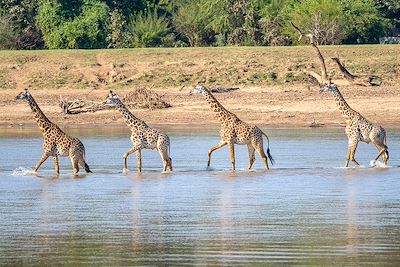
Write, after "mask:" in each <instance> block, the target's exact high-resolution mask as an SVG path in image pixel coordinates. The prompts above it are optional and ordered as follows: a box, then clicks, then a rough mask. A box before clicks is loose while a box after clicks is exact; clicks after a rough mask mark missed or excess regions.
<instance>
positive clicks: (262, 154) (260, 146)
mask: <svg viewBox="0 0 400 267" xmlns="http://www.w3.org/2000/svg"><path fill="white" fill-rule="evenodd" d="M253 146H254V148H255V149H256V151H257V153H258V154H259V155H260V157H261V159H262V161H263V163H264V165H265V168H267V170H269V166H268V158H267V156H266V155H265V152H264V147H263V144H262V143H257V142H255V141H254V142H253Z"/></svg>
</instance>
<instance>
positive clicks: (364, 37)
mask: <svg viewBox="0 0 400 267" xmlns="http://www.w3.org/2000/svg"><path fill="white" fill-rule="evenodd" d="M343 6H344V12H345V15H346V19H347V21H351V23H347V24H346V27H345V29H346V33H347V36H346V38H345V41H344V42H345V43H378V41H379V37H382V36H384V35H385V33H386V32H387V31H388V30H389V29H390V27H391V24H390V20H388V19H385V18H383V17H382V16H381V14H380V12H379V10H378V9H377V7H376V6H375V3H374V1H373V0H353V1H343Z"/></svg>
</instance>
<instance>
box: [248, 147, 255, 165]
mask: <svg viewBox="0 0 400 267" xmlns="http://www.w3.org/2000/svg"><path fill="white" fill-rule="evenodd" d="M247 151H248V152H249V167H248V169H249V170H250V169H251V167H252V166H253V163H254V161H255V156H254V152H255V149H254V147H253V145H252V144H247Z"/></svg>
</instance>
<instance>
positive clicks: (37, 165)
mask: <svg viewBox="0 0 400 267" xmlns="http://www.w3.org/2000/svg"><path fill="white" fill-rule="evenodd" d="M49 156H50V155H49V154H48V153H44V154H43V155H42V158H41V159H40V160H39V161H38V163H36V166H35V172H37V171H38V170H39V168H40V166H41V165H42V164H43V162H45V161H46V159H47V158H48V157H49Z"/></svg>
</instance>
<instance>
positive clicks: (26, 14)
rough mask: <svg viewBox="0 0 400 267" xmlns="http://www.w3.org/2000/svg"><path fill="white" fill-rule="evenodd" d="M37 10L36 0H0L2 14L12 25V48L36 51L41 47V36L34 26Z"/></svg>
mask: <svg viewBox="0 0 400 267" xmlns="http://www.w3.org/2000/svg"><path fill="white" fill-rule="evenodd" d="M38 8H39V3H38V1H37V0H18V1H16V0H0V10H2V14H3V15H5V16H8V19H10V20H11V22H12V25H13V33H14V38H13V39H14V41H15V42H14V44H13V47H12V48H15V49H37V48H42V47H43V39H42V35H41V32H40V29H39V28H38V27H37V25H36V15H37V11H38ZM8 19H7V20H8Z"/></svg>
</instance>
